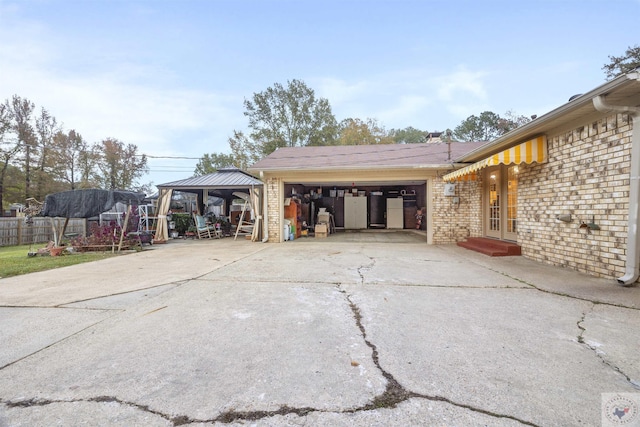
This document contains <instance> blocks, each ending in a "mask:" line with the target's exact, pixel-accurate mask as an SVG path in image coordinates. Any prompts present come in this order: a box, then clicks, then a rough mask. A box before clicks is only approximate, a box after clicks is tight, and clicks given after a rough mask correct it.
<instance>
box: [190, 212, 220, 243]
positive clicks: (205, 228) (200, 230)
mask: <svg viewBox="0 0 640 427" xmlns="http://www.w3.org/2000/svg"><path fill="white" fill-rule="evenodd" d="M193 220H194V221H195V223H196V235H197V236H198V239H204V238H207V239H210V238H211V237H213V236H215V237H218V236H217V234H216V228H215V227H214V226H210V225H207V222H206V221H205V220H204V217H203V216H202V215H197V214H193Z"/></svg>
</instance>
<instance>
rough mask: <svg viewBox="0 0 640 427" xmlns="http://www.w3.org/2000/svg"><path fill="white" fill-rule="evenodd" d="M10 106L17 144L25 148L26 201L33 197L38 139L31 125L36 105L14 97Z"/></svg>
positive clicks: (16, 96)
mask: <svg viewBox="0 0 640 427" xmlns="http://www.w3.org/2000/svg"><path fill="white" fill-rule="evenodd" d="M9 105H10V107H11V109H12V110H13V121H14V132H15V134H16V135H17V136H18V141H17V144H18V145H20V146H21V147H23V148H24V174H25V187H24V198H25V200H26V199H28V198H29V197H31V162H32V160H31V156H32V154H33V151H34V150H35V149H36V138H35V134H34V131H33V125H32V124H31V115H32V114H33V110H34V109H35V104H34V103H33V102H31V101H29V100H28V99H23V98H20V97H19V96H18V95H13V98H12V99H11V103H10V104H9Z"/></svg>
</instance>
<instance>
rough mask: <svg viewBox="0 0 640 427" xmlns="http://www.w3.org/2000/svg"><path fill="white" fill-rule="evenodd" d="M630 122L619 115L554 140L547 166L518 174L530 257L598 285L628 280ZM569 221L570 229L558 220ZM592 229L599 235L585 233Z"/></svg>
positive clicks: (522, 237) (521, 236)
mask: <svg viewBox="0 0 640 427" xmlns="http://www.w3.org/2000/svg"><path fill="white" fill-rule="evenodd" d="M631 133H632V121H631V118H630V117H629V116H628V115H626V114H614V115H610V116H607V117H605V118H603V119H601V120H598V121H594V122H590V123H584V124H583V125H582V126H579V127H577V128H575V129H572V130H570V131H566V132H562V133H560V134H557V135H548V137H547V141H548V148H549V162H548V163H547V164H544V165H535V164H534V165H529V166H527V167H523V168H521V169H520V171H521V172H520V174H519V177H518V229H519V231H518V243H519V244H520V245H521V246H522V253H523V255H524V256H526V257H528V258H531V259H534V260H537V261H541V262H544V263H548V264H552V265H558V266H564V267H569V268H572V269H574V270H578V271H581V272H584V273H588V274H591V275H594V276H598V277H611V278H615V277H619V276H621V275H622V274H623V272H624V265H625V258H626V255H625V248H626V243H627V221H628V205H629V166H630V158H631ZM562 214H571V216H572V220H573V221H572V222H571V223H565V222H562V221H559V220H557V219H556V217H557V216H558V215H562ZM592 221H594V222H595V224H597V225H598V226H599V227H600V230H592V231H590V232H589V231H588V230H587V229H586V228H580V224H581V223H582V222H585V223H590V222H592Z"/></svg>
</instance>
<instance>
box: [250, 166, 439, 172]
mask: <svg viewBox="0 0 640 427" xmlns="http://www.w3.org/2000/svg"><path fill="white" fill-rule="evenodd" d="M451 165H452V164H451V163H442V164H410V165H395V166H394V165H358V166H324V167H322V166H313V167H305V168H304V169H300V168H299V167H296V166H287V167H267V168H249V170H250V171H252V172H255V173H258V174H260V173H261V172H262V173H274V172H291V171H298V172H305V171H313V172H318V171H354V170H363V169H376V170H398V169H433V170H438V169H448V168H451Z"/></svg>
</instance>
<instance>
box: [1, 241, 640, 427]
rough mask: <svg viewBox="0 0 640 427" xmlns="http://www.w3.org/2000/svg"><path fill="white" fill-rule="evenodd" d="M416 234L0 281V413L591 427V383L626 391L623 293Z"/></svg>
mask: <svg viewBox="0 0 640 427" xmlns="http://www.w3.org/2000/svg"><path fill="white" fill-rule="evenodd" d="M420 239H421V238H420V237H419V236H416V235H412V234H405V233H388V234H386V237H384V238H383V237H381V236H380V234H369V233H358V234H344V235H333V236H330V237H329V238H327V239H322V240H321V239H313V238H310V239H298V240H295V241H293V242H286V243H283V244H262V243H250V242H247V241H233V240H232V239H223V240H214V241H179V242H171V243H169V244H167V245H163V246H154V247H153V248H152V249H149V250H145V251H144V252H141V253H137V254H131V255H126V256H121V257H117V258H112V259H108V260H103V261H99V262H94V263H89V264H83V265H77V266H73V267H68V268H61V269H59V270H55V271H49V272H43V273H35V274H31V275H28V276H22V277H17V278H7V279H1V280H0V325H1V326H0V343H1V345H0V426H29V427H32V426H51V425H59V426H81V425H90V426H180V425H188V426H211V425H219V426H222V425H227V426H240V425H255V426H302V425H305V426H311V425H313V426H349V427H353V426H390V425H397V426H410V425H412V426H422V425H441V426H469V425H492V426H520V425H527V426H553V425H558V426H567V425H585V426H591V425H599V424H600V422H601V420H602V419H603V418H602V417H603V413H602V410H601V407H602V402H603V396H604V400H605V401H606V399H607V398H608V396H609V395H608V393H622V394H623V395H624V396H631V397H637V399H636V401H637V402H640V357H639V356H638V350H639V349H640V334H638V329H639V327H640V288H638V287H634V288H621V287H618V286H617V285H616V284H615V282H614V281H613V280H600V279H595V278H591V277H588V276H584V275H581V274H577V273H573V272H570V271H567V270H564V269H558V268H552V267H548V266H543V265H541V264H538V263H535V262H531V261H528V260H526V259H524V258H521V257H509V258H489V257H485V256H483V255H480V254H476V253H474V252H470V251H467V250H464V249H461V248H458V247H457V246H454V245H447V246H428V245H426V244H425V243H424V242H423V241H421V240H420ZM25 262H28V260H27V258H26V256H25ZM603 393H605V394H604V395H603ZM625 393H632V394H629V395H628V394H625ZM605 421H606V419H605Z"/></svg>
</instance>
